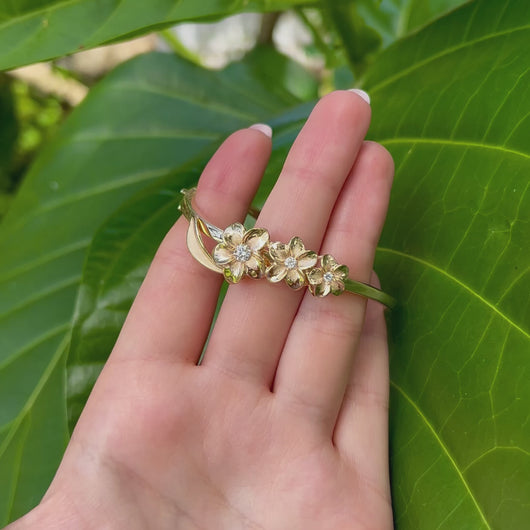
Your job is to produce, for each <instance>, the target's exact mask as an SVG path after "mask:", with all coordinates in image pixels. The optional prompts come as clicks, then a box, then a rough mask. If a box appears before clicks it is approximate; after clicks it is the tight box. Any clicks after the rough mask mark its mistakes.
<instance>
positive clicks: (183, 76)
mask: <svg viewBox="0 0 530 530" xmlns="http://www.w3.org/2000/svg"><path fill="white" fill-rule="evenodd" d="M298 104H299V100H298V99H297V98H296V97H294V96H292V95H291V94H290V93H289V92H288V91H287V90H282V88H281V86H278V87H277V89H276V90H275V91H274V92H272V91H270V90H268V89H266V88H264V87H263V85H262V82H261V81H256V76H255V75H254V74H253V73H252V70H251V69H250V70H249V69H248V68H246V67H245V64H238V65H234V66H233V67H231V68H229V69H227V70H226V71H223V72H209V71H206V70H201V69H200V68H198V67H195V66H192V65H190V64H188V63H185V62H183V61H182V60H179V59H177V58H175V57H173V56H170V55H163V54H151V55H146V56H142V57H139V58H137V59H135V60H133V61H131V62H129V63H127V64H125V65H123V66H122V67H120V68H119V69H118V70H116V71H115V72H114V73H113V74H111V75H110V76H109V77H108V78H107V79H106V80H104V81H103V82H102V83H100V84H99V85H98V86H97V87H96V88H95V89H93V91H92V92H91V93H90V95H89V97H88V98H87V99H86V100H85V102H84V103H83V104H82V105H81V106H80V107H79V108H78V109H76V111H75V112H74V113H73V114H72V116H71V118H70V119H69V120H68V121H67V122H66V123H65V125H64V126H63V128H62V129H61V131H60V133H59V134H58V136H57V137H56V138H55V140H54V141H53V142H52V143H51V144H50V145H49V146H48V148H47V149H46V150H45V151H44V152H43V153H42V154H41V156H40V157H39V159H38V160H37V162H36V163H35V165H34V166H33V168H32V170H31V171H30V173H29V174H28V175H27V177H26V179H25V181H24V184H23V186H22V188H21V190H20V192H19V194H18V196H17V198H16V200H15V201H14V202H13V204H12V206H11V208H10V210H9V212H8V214H7V216H6V217H5V219H4V221H3V223H2V225H0V256H1V259H0V292H1V293H2V296H1V297H0V403H1V404H2V405H1V407H0V499H1V500H0V525H1V524H3V523H5V522H7V521H8V520H9V519H12V518H15V517H16V516H18V515H20V514H21V513H23V512H24V511H26V510H27V509H28V508H30V507H31V506H33V505H34V504H35V503H36V502H37V501H38V500H39V498H40V496H41V495H42V493H43V491H44V489H45V487H46V485H47V484H48V483H49V481H50V479H51V477H52V476H53V473H54V471H55V469H56V467H57V464H58V461H59V459H60V455H61V452H62V450H63V448H64V444H65V440H66V439H67V431H66V407H65V388H64V379H65V378H64V374H65V370H64V360H65V359H64V357H65V355H64V352H65V348H64V345H65V342H64V341H65V340H67V339H68V337H69V330H70V321H71V316H72V311H73V306H74V301H75V296H76V292H77V288H78V285H79V281H80V278H81V271H82V266H83V260H84V257H85V254H86V249H87V247H88V245H90V243H91V240H92V237H93V235H94V233H95V231H96V230H97V228H98V226H99V225H101V224H102V222H103V221H104V220H105V219H106V218H107V217H108V216H109V215H110V214H111V213H112V212H114V211H115V210H116V209H117V208H119V207H120V205H122V204H123V203H124V202H126V201H127V200H128V199H129V198H130V197H132V196H133V195H134V194H136V193H138V192H140V190H142V189H144V188H146V187H148V186H149V185H150V184H151V183H152V182H153V181H156V180H157V179H159V178H160V177H163V176H164V175H166V174H168V173H169V172H171V171H174V170H176V169H177V168H180V171H183V170H184V168H186V167H196V166H201V165H202V164H204V161H205V159H206V158H207V157H208V156H209V155H210V154H211V153H212V152H213V150H214V149H215V147H216V146H217V145H218V144H219V142H220V141H221V139H222V138H224V137H225V136H226V135H227V134H228V133H230V132H232V131H233V130H235V129H238V128H241V127H246V126H248V125H250V124H252V123H255V122H258V121H263V120H265V119H267V118H268V117H269V116H272V115H275V114H277V113H279V112H280V111H284V110H285V109H286V108H288V107H290V106H293V105H298ZM4 492H7V493H6V495H4Z"/></svg>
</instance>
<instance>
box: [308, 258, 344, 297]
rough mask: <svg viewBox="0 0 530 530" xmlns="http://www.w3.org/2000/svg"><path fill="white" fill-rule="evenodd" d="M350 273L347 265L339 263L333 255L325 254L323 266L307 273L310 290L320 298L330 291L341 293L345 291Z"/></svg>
mask: <svg viewBox="0 0 530 530" xmlns="http://www.w3.org/2000/svg"><path fill="white" fill-rule="evenodd" d="M348 274H349V270H348V267H346V265H339V264H338V263H337V262H336V261H335V258H334V257H333V256H331V255H330V254H325V255H324V256H323V257H322V267H321V268H319V267H317V268H315V269H313V270H312V271H311V272H310V273H309V274H308V275H307V279H308V280H309V290H310V291H311V294H312V295H314V296H318V297H319V298H322V297H323V296H326V295H328V294H329V293H332V294H334V295H339V294H340V293H342V291H344V280H345V279H346V278H347V277H348Z"/></svg>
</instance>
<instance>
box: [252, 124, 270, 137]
mask: <svg viewBox="0 0 530 530" xmlns="http://www.w3.org/2000/svg"><path fill="white" fill-rule="evenodd" d="M249 129H256V131H260V132H262V133H263V134H264V135H265V136H268V137H269V138H272V129H271V128H270V127H269V126H268V125H267V124H266V123H255V124H254V125H251V126H250V127H249Z"/></svg>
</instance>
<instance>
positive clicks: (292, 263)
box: [285, 256, 298, 269]
mask: <svg viewBox="0 0 530 530" xmlns="http://www.w3.org/2000/svg"><path fill="white" fill-rule="evenodd" d="M297 265H298V262H297V261H296V259H295V258H293V257H292V256H289V257H288V258H286V259H285V266H286V267H287V268H288V269H296V266H297Z"/></svg>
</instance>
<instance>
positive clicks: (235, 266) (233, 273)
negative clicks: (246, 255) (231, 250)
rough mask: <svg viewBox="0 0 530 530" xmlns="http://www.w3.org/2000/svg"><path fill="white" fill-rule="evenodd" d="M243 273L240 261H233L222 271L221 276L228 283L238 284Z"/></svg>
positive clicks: (242, 264)
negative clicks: (222, 275)
mask: <svg viewBox="0 0 530 530" xmlns="http://www.w3.org/2000/svg"><path fill="white" fill-rule="evenodd" d="M244 272H245V264H244V263H242V262H241V261H234V262H232V263H231V264H230V267H227V268H226V269H224V271H223V274H224V277H225V279H226V281H227V282H228V283H238V282H239V281H240V280H241V278H242V277H243V273H244Z"/></svg>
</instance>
